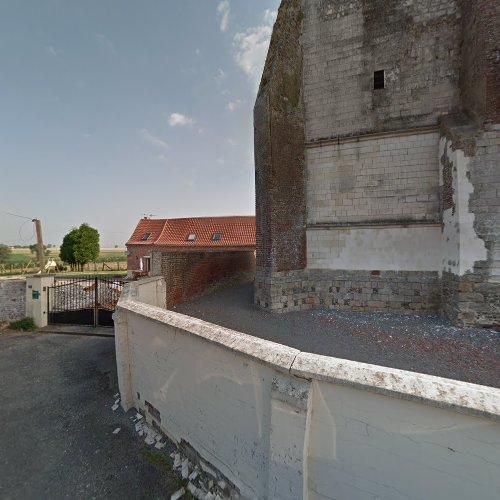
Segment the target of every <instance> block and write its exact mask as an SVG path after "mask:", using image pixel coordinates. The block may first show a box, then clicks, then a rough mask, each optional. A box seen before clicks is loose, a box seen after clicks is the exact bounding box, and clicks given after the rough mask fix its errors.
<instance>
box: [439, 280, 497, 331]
mask: <svg viewBox="0 0 500 500" xmlns="http://www.w3.org/2000/svg"><path fill="white" fill-rule="evenodd" d="M442 296H443V306H442V307H443V313H444V314H445V316H446V317H447V318H449V319H450V321H452V322H453V323H454V324H455V325H458V326H461V327H468V326H469V327H478V326H479V327H484V328H498V327H500V286H499V284H498V283H491V282H487V281H486V280H484V278H481V275H480V273H479V272H475V273H474V274H467V275H465V276H456V275H455V274H451V273H443V279H442Z"/></svg>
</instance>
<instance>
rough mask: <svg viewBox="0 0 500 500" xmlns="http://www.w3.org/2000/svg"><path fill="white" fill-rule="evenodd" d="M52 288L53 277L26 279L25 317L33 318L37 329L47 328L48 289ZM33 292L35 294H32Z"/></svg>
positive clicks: (39, 275)
mask: <svg viewBox="0 0 500 500" xmlns="http://www.w3.org/2000/svg"><path fill="white" fill-rule="evenodd" d="M51 286H54V276H51V275H47V274H45V275H44V274H37V275H34V276H28V277H27V278H26V317H28V318H33V320H34V321H35V324H36V326H38V328H43V327H44V326H47V324H48V321H49V312H48V309H47V306H48V301H47V296H48V289H49V287H51ZM34 292H35V293H34Z"/></svg>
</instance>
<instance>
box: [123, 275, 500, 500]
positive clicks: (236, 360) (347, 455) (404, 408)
mask: <svg viewBox="0 0 500 500" xmlns="http://www.w3.org/2000/svg"><path fill="white" fill-rule="evenodd" d="M140 286H141V284H140V282H136V283H132V284H130V285H128V288H129V290H127V291H126V292H125V293H124V294H123V295H122V298H121V299H120V302H119V304H118V309H117V312H116V313H115V328H116V346H117V363H118V376H119V384H120V392H121V395H122V404H123V406H124V407H125V409H128V408H129V407H130V406H135V407H137V408H141V409H142V410H144V411H146V413H147V408H146V405H145V401H148V402H149V403H151V404H152V405H153V406H154V407H155V408H156V409H158V410H159V412H160V415H161V422H158V423H159V424H160V425H161V427H162V429H163V430H164V431H165V432H166V433H167V434H168V435H169V436H170V437H171V438H173V439H174V440H176V441H177V442H180V441H181V440H184V441H187V442H188V443H189V444H190V445H191V446H193V447H194V448H195V449H196V450H197V451H198V452H199V454H200V455H201V457H202V458H203V459H205V460H207V461H209V462H210V463H211V464H213V466H215V467H216V468H217V469H219V470H220V471H221V472H222V473H223V474H224V475H225V476H226V477H227V478H228V479H230V480H231V481H232V482H233V483H234V484H235V485H236V486H237V488H239V489H240V491H241V493H242V496H243V497H244V498H258V499H265V498H272V499H286V500H293V499H300V498H306V499H318V500H319V499H335V500H365V499H366V500H368V499H370V500H373V499H375V498H383V499H392V500H394V499H401V500H402V499H405V500H408V499H412V500H413V499H415V500H417V499H418V500H429V499H448V498H453V499H454V500H460V499H463V500H470V499H481V500H497V499H498V492H499V491H500V390H498V389H493V388H488V387H483V386H477V385H472V384H467V383H462V382H456V381H452V380H447V379H441V378H437V377H431V376H428V375H422V374H418V373H413V372H405V371H401V370H395V369H390V368H385V367H380V366H373V365H367V364H363V363H356V362H352V361H347V360H341V359H336V358H329V357H324V356H319V355H315V354H310V353H305V352H299V351H297V350H295V349H291V348H288V347H285V346H281V345H279V344H274V343H272V342H268V341H264V340H261V339H257V338H255V337H251V336H248V335H244V334H242V333H239V332H234V331H231V330H228V329H226V328H222V327H219V326H217V325H212V324H209V323H205V322H203V321H201V320H198V319H194V318H189V317H187V316H183V315H180V314H178V313H174V312H172V311H167V310H164V309H161V308H158V307H153V306H150V305H146V304H143V303H140V302H138V301H137V300H135V298H134V297H137V296H138V294H137V293H136V292H130V289H132V288H135V289H137V287H140ZM151 418H152V417H151V415H150V416H149V419H151Z"/></svg>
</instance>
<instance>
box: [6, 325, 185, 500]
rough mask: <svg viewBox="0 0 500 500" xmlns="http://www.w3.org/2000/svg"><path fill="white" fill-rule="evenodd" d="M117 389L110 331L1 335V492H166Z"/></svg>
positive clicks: (168, 480)
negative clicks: (117, 400) (118, 403)
mask: <svg viewBox="0 0 500 500" xmlns="http://www.w3.org/2000/svg"><path fill="white" fill-rule="evenodd" d="M117 392H118V389H117V381H116V373H115V350H114V339H112V338H95V337H94V338H92V337H80V336H68V335H48V334H43V335H42V334H17V333H3V334H0V395H1V396H2V400H1V404H0V498H2V499H23V500H25V499H49V498H50V499H60V498H71V499H83V498H85V499H91V498H97V499H101V498H106V499H114V498H117V499H118V498H119V499H124V498H148V499H154V498H170V494H171V493H172V492H173V491H175V490H176V489H177V487H178V482H177V479H176V478H175V477H174V476H173V475H172V474H171V473H169V472H168V471H167V470H166V468H164V467H163V468H158V466H155V465H152V462H156V463H157V464H158V460H155V457H156V454H154V453H153V452H152V451H151V449H150V448H145V445H144V444H143V442H142V440H140V439H139V437H138V436H137V435H136V434H135V431H134V426H133V423H132V421H131V420H130V416H131V415H132V414H134V413H135V412H134V413H129V414H128V415H126V414H124V412H123V411H122V409H121V408H119V409H118V410H116V411H115V412H113V411H112V410H111V406H113V403H114V395H115V394H116V393H117ZM117 428H121V430H120V432H118V433H117V434H113V431H114V430H115V429H117ZM155 451H156V450H155ZM170 451H171V450H168V449H164V450H163V455H164V456H168V454H169V453H170Z"/></svg>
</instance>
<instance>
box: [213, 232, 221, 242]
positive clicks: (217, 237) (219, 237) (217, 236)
mask: <svg viewBox="0 0 500 500" xmlns="http://www.w3.org/2000/svg"><path fill="white" fill-rule="evenodd" d="M220 240H222V233H214V234H213V236H212V241H220Z"/></svg>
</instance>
